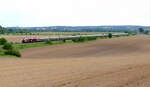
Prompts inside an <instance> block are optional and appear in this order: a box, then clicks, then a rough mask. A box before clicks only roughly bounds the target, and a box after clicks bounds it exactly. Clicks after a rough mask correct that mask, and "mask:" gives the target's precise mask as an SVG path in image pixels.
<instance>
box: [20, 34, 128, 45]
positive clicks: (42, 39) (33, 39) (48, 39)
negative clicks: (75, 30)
mask: <svg viewBox="0 0 150 87" xmlns="http://www.w3.org/2000/svg"><path fill="white" fill-rule="evenodd" d="M126 35H128V33H113V34H112V36H126ZM107 36H108V34H100V35H76V36H62V37H55V38H37V37H36V38H23V39H22V43H34V42H45V41H60V40H72V39H78V38H80V37H107Z"/></svg>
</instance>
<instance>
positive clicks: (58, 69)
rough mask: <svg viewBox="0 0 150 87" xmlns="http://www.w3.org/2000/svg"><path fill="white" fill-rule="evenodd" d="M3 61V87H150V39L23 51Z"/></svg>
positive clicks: (0, 66)
mask: <svg viewBox="0 0 150 87" xmlns="http://www.w3.org/2000/svg"><path fill="white" fill-rule="evenodd" d="M21 53H22V54H23V58H21V59H14V58H1V59H0V87H150V37H149V36H142V35H141V36H133V37H126V38H123V37H122V38H113V39H105V40H97V41H93V42H87V43H77V44H65V45H56V46H47V47H39V48H31V49H26V50H22V51H21Z"/></svg>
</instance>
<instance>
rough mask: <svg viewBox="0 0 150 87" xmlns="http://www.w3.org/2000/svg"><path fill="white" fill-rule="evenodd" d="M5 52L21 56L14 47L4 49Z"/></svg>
mask: <svg viewBox="0 0 150 87" xmlns="http://www.w3.org/2000/svg"><path fill="white" fill-rule="evenodd" d="M5 54H6V55H13V56H17V57H21V54H20V52H19V51H18V50H16V49H10V50H6V51H5Z"/></svg>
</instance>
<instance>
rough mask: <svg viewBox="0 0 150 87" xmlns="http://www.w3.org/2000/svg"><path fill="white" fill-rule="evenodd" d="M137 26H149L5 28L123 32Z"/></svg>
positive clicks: (135, 28)
mask: <svg viewBox="0 0 150 87" xmlns="http://www.w3.org/2000/svg"><path fill="white" fill-rule="evenodd" d="M139 28H143V29H145V30H150V26H132V25H125V26H48V27H7V29H13V30H18V29H25V30H28V31H51V32H72V31H74V32H124V31H127V30H129V31H137V30H138V29H139Z"/></svg>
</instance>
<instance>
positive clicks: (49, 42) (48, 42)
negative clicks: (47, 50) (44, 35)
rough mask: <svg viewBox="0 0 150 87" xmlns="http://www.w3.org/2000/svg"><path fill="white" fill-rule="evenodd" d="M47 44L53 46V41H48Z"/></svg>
mask: <svg viewBox="0 0 150 87" xmlns="http://www.w3.org/2000/svg"><path fill="white" fill-rule="evenodd" d="M45 43H46V44H53V43H52V41H46V42H45Z"/></svg>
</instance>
